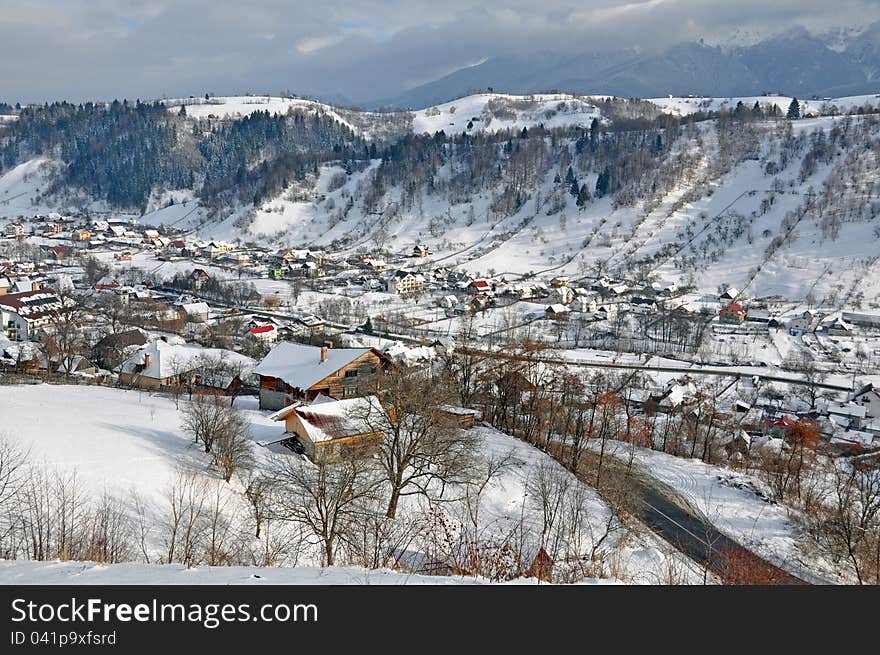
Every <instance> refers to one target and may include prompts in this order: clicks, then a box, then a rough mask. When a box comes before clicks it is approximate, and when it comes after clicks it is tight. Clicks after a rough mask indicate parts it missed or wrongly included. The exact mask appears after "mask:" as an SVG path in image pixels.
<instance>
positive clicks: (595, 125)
mask: <svg viewBox="0 0 880 655" xmlns="http://www.w3.org/2000/svg"><path fill="white" fill-rule="evenodd" d="M601 129H602V126H601V125H600V124H599V119H598V118H594V119H593V122H592V123H590V143H591V144H592V145H594V146H595V145H596V142H597V141H598V140H599V132H600V131H601Z"/></svg>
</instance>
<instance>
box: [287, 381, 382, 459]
mask: <svg viewBox="0 0 880 655" xmlns="http://www.w3.org/2000/svg"><path fill="white" fill-rule="evenodd" d="M383 413H385V410H384V409H383V408H382V405H381V403H380V402H379V399H378V398H376V396H366V397H363V398H348V399H344V400H332V399H330V398H327V397H326V396H323V395H319V396H318V397H316V399H315V400H314V401H313V402H312V403H311V404H310V405H290V406H289V407H285V408H283V409H281V410H280V411H278V412H275V413H274V414H272V416H271V417H270V418H272V420H275V421H282V420H283V421H284V428H285V431H284V435H283V436H282V437H281V438H279V439H277V440H275V442H276V443H279V442H280V443H283V444H284V445H285V446H287V447H288V448H290V449H291V450H294V451H296V452H302V453H303V454H304V455H306V457H308V458H309V459H310V460H312V461H313V462H315V463H319V464H328V463H333V462H336V461H339V460H340V459H344V458H347V457H350V456H366V455H369V454H370V453H371V452H372V450H373V449H374V448H375V446H376V445H378V443H379V440H380V439H381V438H382V432H380V431H377V430H375V428H374V427H373V426H375V425H377V424H379V425H381V424H382V423H383V422H384V419H383V417H382V416H381V414H383ZM270 443H271V442H270Z"/></svg>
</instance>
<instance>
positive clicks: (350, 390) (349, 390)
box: [342, 387, 357, 398]
mask: <svg viewBox="0 0 880 655" xmlns="http://www.w3.org/2000/svg"><path fill="white" fill-rule="evenodd" d="M356 395H357V389H356V388H355V387H343V388H342V397H343V398H351V397H352V396H356Z"/></svg>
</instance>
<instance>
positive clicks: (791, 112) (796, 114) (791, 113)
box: [787, 98, 801, 121]
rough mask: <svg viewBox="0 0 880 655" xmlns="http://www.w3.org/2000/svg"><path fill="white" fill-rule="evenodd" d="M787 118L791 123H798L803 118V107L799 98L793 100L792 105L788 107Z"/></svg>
mask: <svg viewBox="0 0 880 655" xmlns="http://www.w3.org/2000/svg"><path fill="white" fill-rule="evenodd" d="M787 116H788V120H790V121H796V120H797V119H799V118H800V117H801V105H800V103H799V102H798V99H797V98H792V99H791V104H790V105H789V106H788V114H787Z"/></svg>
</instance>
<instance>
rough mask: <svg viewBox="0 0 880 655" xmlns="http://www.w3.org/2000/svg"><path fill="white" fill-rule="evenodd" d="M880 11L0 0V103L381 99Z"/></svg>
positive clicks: (711, 2) (821, 25)
mask: <svg viewBox="0 0 880 655" xmlns="http://www.w3.org/2000/svg"><path fill="white" fill-rule="evenodd" d="M878 18H880V3H878V1H877V0H833V1H830V0H735V1H734V0H719V1H716V0H632V1H630V2H617V1H614V0H578V1H572V0H529V1H525V0H482V1H481V2H474V1H473V0H471V1H465V0H311V1H309V2H302V1H301V0H237V1H236V2H234V3H233V2H230V3H218V2H217V1H216V0H210V1H209V0H143V1H137V0H24V1H22V0H0V100H7V101H24V102H34V101H43V100H52V99H61V98H64V99H69V100H74V101H78V100H82V99H89V98H91V99H112V98H123V97H126V98H131V99H133V98H137V97H140V98H155V97H161V96H163V95H167V96H169V97H178V96H183V95H190V94H195V95H202V94H204V93H205V92H211V93H215V94H218V95H222V94H231V93H244V92H248V91H252V92H257V93H270V92H271V93H278V92H279V91H281V90H290V91H293V92H295V93H301V94H322V95H325V96H326V95H336V96H340V97H342V96H344V97H347V98H349V99H351V100H355V101H367V100H375V99H380V98H388V97H391V96H394V95H396V94H397V93H399V92H400V91H402V90H404V89H406V88H410V87H413V86H416V85H418V84H421V83H423V82H427V81H430V80H432V79H436V78H437V77H440V76H442V75H444V74H446V73H448V72H451V71H453V70H455V69H457V68H460V67H462V66H467V65H471V64H475V63H478V62H480V61H481V60H483V59H485V58H488V57H492V56H496V55H504V54H510V53H517V52H518V53H528V52H536V51H541V50H561V49H565V50H583V51H586V50H602V49H607V48H619V47H621V46H623V47H639V48H642V49H644V50H651V49H656V48H660V47H663V46H665V45H669V44H671V43H677V42H681V41H686V40H696V39H699V38H705V39H706V40H707V41H709V42H718V41H727V40H730V39H731V38H734V35H738V34H754V33H761V34H772V33H775V32H778V31H782V30H784V29H787V28H789V27H791V26H794V25H802V26H804V27H807V28H808V29H811V30H824V29H827V28H831V27H841V26H852V25H858V24H860V23H861V24H864V23H866V22H868V21H873V20H877V19H878Z"/></svg>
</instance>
